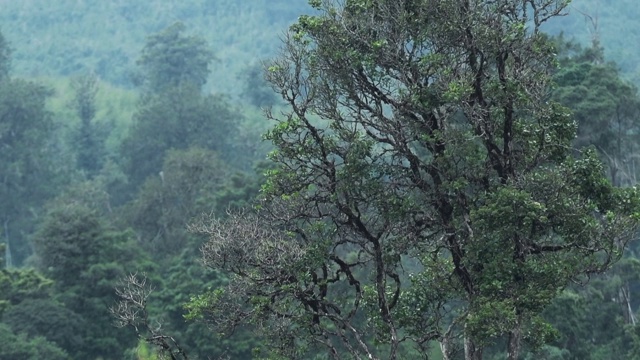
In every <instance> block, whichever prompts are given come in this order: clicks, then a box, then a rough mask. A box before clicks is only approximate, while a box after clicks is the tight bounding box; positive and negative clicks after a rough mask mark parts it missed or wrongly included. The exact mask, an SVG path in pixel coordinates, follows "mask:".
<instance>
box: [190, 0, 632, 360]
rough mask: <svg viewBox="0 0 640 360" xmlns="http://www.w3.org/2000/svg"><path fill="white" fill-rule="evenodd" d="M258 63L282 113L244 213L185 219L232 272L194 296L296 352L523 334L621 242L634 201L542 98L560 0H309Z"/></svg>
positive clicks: (475, 355)
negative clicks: (271, 55) (548, 28)
mask: <svg viewBox="0 0 640 360" xmlns="http://www.w3.org/2000/svg"><path fill="white" fill-rule="evenodd" d="M310 3H311V4H312V5H313V6H314V7H315V8H316V9H317V10H318V11H319V14H318V15H316V16H302V17H301V18H300V20H299V21H298V23H297V24H296V25H294V26H293V27H292V29H291V32H290V33H289V35H288V36H287V38H286V40H285V45H284V48H283V50H282V55H281V57H279V58H277V59H276V60H274V61H273V63H272V64H271V65H270V67H269V75H268V80H269V81H270V82H271V83H272V84H273V85H274V86H275V87H276V88H278V89H279V90H280V93H281V94H282V96H283V98H284V100H285V101H286V103H287V104H288V105H289V107H290V109H291V111H290V112H288V113H286V114H285V115H283V116H281V117H277V116H275V115H273V114H268V115H269V117H270V118H272V119H274V120H276V121H278V124H277V125H276V126H275V127H274V128H273V129H272V130H271V131H270V132H268V133H267V135H266V138H267V139H268V140H270V141H272V142H273V144H274V145H275V147H276V150H275V151H274V152H273V153H272V154H271V155H270V158H271V159H272V160H273V161H274V162H275V164H276V166H277V168H276V169H275V170H273V171H271V172H270V173H269V176H268V179H267V184H266V185H265V186H264V188H263V193H264V198H263V200H262V201H261V202H260V203H259V206H258V208H257V209H256V210H255V211H247V212H244V213H239V214H235V215H232V216H230V217H228V218H227V219H226V220H220V219H213V220H212V221H211V222H208V223H207V222H204V223H201V224H196V225H194V226H193V227H192V230H193V231H195V232H197V233H201V234H205V235H208V236H209V241H208V242H207V243H206V244H205V246H204V248H203V256H204V262H205V264H206V265H207V266H210V267H212V268H215V269H220V270H222V271H226V272H228V273H229V274H231V275H230V276H231V279H230V283H229V285H228V286H227V287H226V288H224V289H220V290H218V291H213V292H211V293H210V294H209V295H208V296H204V297H203V298H199V299H198V302H196V303H195V304H193V305H194V306H193V307H192V309H193V311H194V312H195V313H200V314H202V315H203V316H205V315H206V316H207V317H208V318H209V319H210V320H211V321H212V322H213V323H214V324H217V325H218V326H220V327H221V328H229V329H233V328H234V327H235V326H237V324H242V323H251V324H254V325H255V326H256V327H257V328H258V329H259V331H260V333H261V334H263V335H265V336H267V337H268V338H269V339H270V340H271V342H270V344H272V345H273V347H274V350H275V351H276V352H278V353H280V354H281V355H283V356H285V357H289V358H306V357H309V356H310V354H311V353H314V352H317V351H318V348H324V349H325V350H326V351H327V354H328V356H329V357H331V358H334V359H338V358H341V357H342V356H343V355H342V354H343V353H346V354H348V355H347V356H351V357H353V358H386V359H396V358H399V357H400V355H399V354H400V353H401V352H402V351H408V350H407V349H408V348H414V350H415V351H418V352H419V353H420V354H422V355H423V356H425V354H427V353H428V351H429V346H430V345H431V344H432V343H433V342H439V344H440V346H441V349H442V353H443V356H444V358H445V359H452V358H453V356H454V354H455V353H456V352H457V351H458V350H460V349H462V351H463V353H464V357H465V359H467V360H477V359H481V358H482V355H483V349H484V348H485V347H486V346H487V345H489V344H491V343H493V342H495V341H497V340H502V341H504V344H506V353H507V357H508V358H509V359H518V358H519V355H520V350H521V346H522V344H523V342H526V343H528V344H529V345H530V346H532V347H534V348H535V347H539V346H541V345H542V344H544V343H546V342H548V341H549V340H551V338H552V335H553V334H554V331H553V330H552V329H551V327H550V326H549V324H547V323H546V322H545V321H544V320H543V319H542V318H541V317H540V313H541V311H542V310H543V309H544V308H545V306H547V305H548V304H549V303H550V302H551V300H552V299H554V298H555V296H556V294H558V292H559V291H560V290H562V289H563V288H564V287H565V286H567V284H568V283H569V282H570V281H571V280H577V279H581V278H582V277H584V276H585V275H588V274H592V273H596V272H600V271H602V270H604V269H607V268H608V267H610V266H611V265H612V264H613V263H614V262H615V261H616V260H617V259H618V258H619V257H620V254H621V252H622V250H623V248H624V246H625V244H626V242H627V241H628V240H629V238H630V237H631V236H632V235H633V234H634V230H635V228H636V226H637V223H638V220H639V219H640V213H639V210H640V207H639V206H640V197H639V193H638V191H637V190H636V189H619V188H616V187H613V186H612V185H611V184H610V183H609V182H608V181H607V180H606V178H605V176H604V174H603V166H602V164H601V162H600V160H599V159H598V156H597V154H596V153H595V151H593V150H585V151H582V152H580V153H579V154H578V155H576V156H574V155H573V154H572V153H571V151H570V149H571V142H572V140H573V139H574V137H575V130H576V129H575V123H574V120H573V118H572V117H571V115H570V113H569V111H568V110H567V109H566V108H564V107H562V106H560V105H559V104H557V103H555V102H553V101H550V100H549V98H548V93H549V90H550V86H551V82H550V79H551V75H552V72H553V65H554V63H555V55H554V51H555V49H554V46H553V44H552V43H551V42H550V41H549V39H548V37H547V36H545V35H544V34H543V33H541V32H540V26H541V25H542V24H543V23H544V22H545V21H547V20H548V19H550V18H552V17H554V16H557V15H560V14H561V13H562V11H563V9H564V8H565V6H566V2H565V1H538V0H530V1H524V2H521V1H512V0H504V1H479V0H444V1H442V0H439V1H433V0H422V1H419V0H418V1H410V0H406V1H385V0H374V1H364V0H351V1H346V2H344V3H339V2H333V1H311V2H310Z"/></svg>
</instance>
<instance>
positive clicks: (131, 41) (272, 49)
mask: <svg viewBox="0 0 640 360" xmlns="http://www.w3.org/2000/svg"><path fill="white" fill-rule="evenodd" d="M605 5H606V6H605ZM632 5H635V1H632V0H618V1H615V2H612V3H605V2H603V1H601V0H574V1H573V2H572V4H571V10H570V14H569V15H568V16H565V17H563V18H560V19H555V20H553V22H551V23H549V24H548V25H547V29H548V31H549V32H551V33H554V34H558V33H560V32H564V33H565V34H566V35H567V36H568V37H575V38H576V39H578V40H579V41H580V42H582V43H588V42H590V39H591V36H592V33H593V26H592V25H591V23H590V22H589V21H588V20H586V18H585V16H584V15H583V14H589V15H590V16H592V17H593V18H594V19H596V18H597V20H598V21H597V23H598V34H599V37H600V40H601V42H602V44H603V45H604V47H605V49H606V53H607V56H608V58H610V59H611V60H613V61H616V62H617V63H618V64H619V65H620V67H621V69H622V70H623V72H625V73H626V74H627V76H629V77H631V78H634V79H636V78H638V74H640V68H639V67H638V65H637V60H636V59H638V58H640V49H638V48H637V47H636V46H629V44H636V43H637V42H638V39H639V38H640V27H638V26H637V25H636V22H635V21H634V19H636V18H637V17H638V15H640V14H638V12H640V10H638V7H637V6H632ZM0 7H1V9H2V10H0V29H1V30H2V32H3V33H4V35H5V37H6V38H7V39H9V40H10V41H11V43H12V46H13V48H14V61H13V65H14V73H15V74H16V75H19V76H25V77H41V76H68V75H71V74H74V73H77V72H81V71H83V70H87V69H89V70H92V71H95V72H96V73H97V74H98V75H99V77H100V78H102V79H103V80H107V81H109V82H112V83H114V84H117V85H119V86H125V87H128V86H130V77H131V73H132V72H133V71H134V70H135V66H134V65H135V60H136V59H137V57H138V54H139V52H140V50H141V49H142V46H143V44H144V41H145V39H146V37H147V36H148V35H150V34H153V33H155V32H157V31H160V30H161V29H163V28H165V27H167V26H168V25H171V24H172V23H174V22H177V21H180V22H183V23H184V24H185V25H186V27H187V29H188V31H189V32H191V33H194V34H198V35H200V36H203V37H204V38H205V39H206V40H207V41H208V42H209V44H210V46H211V48H212V49H213V50H214V52H215V55H216V58H217V61H216V63H215V64H214V66H213V73H212V76H211V79H210V83H209V88H210V89H211V90H213V91H215V92H224V93H230V94H237V93H238V92H239V86H238V85H237V81H238V79H237V77H238V74H240V73H242V72H243V71H246V69H247V67H248V66H251V65H255V64H257V63H258V62H259V61H260V60H261V59H264V58H268V57H270V56H273V55H274V54H275V53H276V51H277V49H278V46H279V44H280V40H279V37H280V36H281V35H282V33H283V32H284V31H285V30H286V28H287V26H288V25H289V24H291V23H292V22H293V21H295V19H296V18H297V17H298V16H299V15H300V14H303V13H305V12H308V11H310V7H309V6H308V5H307V1H306V0H293V1H287V0H273V1H267V0H253V1H250V2H239V1H235V0H189V1H178V0H141V1H135V2H132V1H126V0H112V1H100V0H58V1H49V0H23V1H14V0H1V1H0ZM621 24H626V25H624V26H623V25H621ZM621 34H624V36H620V35H621Z"/></svg>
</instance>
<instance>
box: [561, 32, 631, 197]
mask: <svg viewBox="0 0 640 360" xmlns="http://www.w3.org/2000/svg"><path fill="white" fill-rule="evenodd" d="M558 41H559V45H558V47H559V50H560V54H561V57H560V65H561V67H560V69H559V70H558V72H557V73H556V74H555V77H554V79H555V80H556V83H557V86H556V88H555V90H554V92H553V96H554V98H555V99H557V100H558V101H559V102H561V103H562V104H563V105H565V106H568V107H570V108H571V109H572V110H573V113H574V117H575V119H576V121H577V124H578V137H577V139H576V141H575V145H576V146H577V147H579V148H580V147H584V146H587V145H595V146H596V147H597V149H598V151H599V152H600V153H601V154H602V157H603V159H604V160H605V162H606V163H607V165H608V168H609V169H608V170H609V176H610V178H611V180H612V182H613V183H614V184H617V185H626V186H629V185H633V184H635V183H636V182H637V181H636V178H637V174H636V170H635V168H636V159H635V158H634V156H635V154H636V153H637V152H638V147H637V145H636V144H637V143H638V134H640V122H638V118H639V117H638V115H640V97H639V96H638V92H637V89H636V87H635V86H634V85H632V84H631V83H629V82H627V81H625V80H624V79H622V77H621V75H620V73H619V71H618V65H617V64H614V63H605V62H604V50H603V49H602V48H601V47H598V44H595V45H594V46H595V47H592V48H586V49H583V48H581V47H580V46H578V45H576V44H573V43H564V40H563V39H562V38H560V39H559V40H558Z"/></svg>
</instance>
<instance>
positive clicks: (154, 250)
mask: <svg viewBox="0 0 640 360" xmlns="http://www.w3.org/2000/svg"><path fill="white" fill-rule="evenodd" d="M159 170H160V171H159V172H158V175H157V176H154V177H150V178H148V179H147V180H146V181H145V183H144V184H143V185H142V187H141V188H140V192H139V194H138V196H137V198H136V199H135V200H134V201H132V202H131V203H130V204H129V205H128V209H127V210H126V213H127V216H126V221H127V224H129V225H130V226H131V227H133V228H134V229H135V230H136V231H137V233H138V235H139V237H140V239H141V240H142V244H143V246H144V247H145V248H146V249H147V250H148V251H149V252H150V253H151V254H152V255H153V256H154V257H155V258H156V259H163V258H167V257H168V256H175V254H178V253H180V251H181V250H182V249H184V248H185V247H187V246H190V244H191V243H190V241H189V236H188V235H187V233H186V226H187V224H188V223H189V222H190V221H192V220H193V219H194V218H196V217H198V216H200V215H201V214H207V213H211V212H212V211H214V210H217V209H218V208H219V207H224V206H226V203H222V204H220V203H219V202H218V199H217V196H216V195H217V193H218V192H220V191H223V189H227V188H228V187H229V186H228V185H227V181H228V179H227V178H230V177H231V170H230V168H229V167H228V165H227V164H225V163H224V162H223V161H222V160H221V159H220V157H219V156H218V155H217V154H216V153H215V152H213V151H211V150H205V149H201V148H190V149H186V150H170V151H169V152H168V153H167V156H166V158H165V160H164V165H163V166H162V167H161V168H160V169H159ZM191 246H197V245H194V244H191Z"/></svg>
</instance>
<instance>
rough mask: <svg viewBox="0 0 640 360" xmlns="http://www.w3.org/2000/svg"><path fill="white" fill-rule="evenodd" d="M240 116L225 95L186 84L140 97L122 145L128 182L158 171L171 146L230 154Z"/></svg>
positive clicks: (155, 173) (144, 177)
mask: <svg viewBox="0 0 640 360" xmlns="http://www.w3.org/2000/svg"><path fill="white" fill-rule="evenodd" d="M240 119H241V115H239V114H237V113H235V112H234V111H233V110H232V109H231V108H230V106H229V105H228V103H227V102H226V101H225V100H224V98H222V97H219V96H213V95H208V96H204V95H201V94H200V92H199V89H197V88H195V87H193V86H188V85H185V86H182V87H179V88H173V89H169V90H167V91H166V92H164V93H162V94H158V95H153V96H151V97H150V98H149V99H146V100H145V101H142V102H141V103H140V105H139V108H138V112H137V113H136V115H135V119H134V124H133V127H132V129H131V130H130V132H129V135H128V137H127V138H126V139H124V141H123V143H122V146H121V153H122V155H123V157H124V158H125V159H126V160H125V161H126V163H125V166H124V168H125V171H126V173H127V174H128V176H129V180H130V181H131V184H132V185H135V186H138V185H140V184H142V183H143V182H144V180H145V179H146V178H147V177H148V176H150V175H154V176H155V175H157V174H158V173H159V172H160V171H161V169H162V163H163V161H164V158H165V156H166V153H167V151H169V150H171V149H176V150H185V149H187V148H189V147H200V148H203V149H210V150H215V151H218V152H219V153H221V154H223V155H227V154H229V147H230V145H231V144H232V140H233V136H234V133H235V122H236V121H239V120H240ZM223 157H224V156H223Z"/></svg>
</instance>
